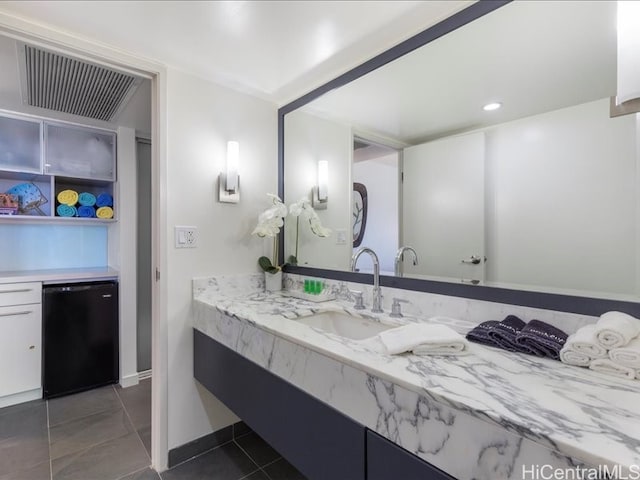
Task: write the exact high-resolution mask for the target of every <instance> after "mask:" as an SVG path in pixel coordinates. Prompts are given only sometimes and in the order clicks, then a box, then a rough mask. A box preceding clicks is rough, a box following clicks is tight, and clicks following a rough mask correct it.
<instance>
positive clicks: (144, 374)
mask: <svg viewBox="0 0 640 480" xmlns="http://www.w3.org/2000/svg"><path fill="white" fill-rule="evenodd" d="M151 372H152V370H151V369H149V370H144V371H142V372H138V380H147V379H148V378H151Z"/></svg>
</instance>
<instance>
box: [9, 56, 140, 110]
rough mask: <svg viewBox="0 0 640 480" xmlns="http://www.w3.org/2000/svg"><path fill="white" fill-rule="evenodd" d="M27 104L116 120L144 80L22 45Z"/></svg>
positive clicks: (24, 99) (23, 88)
mask: <svg viewBox="0 0 640 480" xmlns="http://www.w3.org/2000/svg"><path fill="white" fill-rule="evenodd" d="M18 48H19V49H23V51H22V52H21V53H20V54H19V55H18V58H19V59H21V60H22V62H24V63H22V62H21V63H22V65H21V66H20V67H21V68H20V72H21V76H22V77H23V78H22V79H21V80H22V98H23V101H24V103H26V104H27V105H31V106H34V107H40V108H46V109H49V110H55V111H57V112H64V113H69V114H72V115H80V116H82V117H88V118H94V119H96V120H103V121H105V122H109V121H112V120H113V119H114V118H115V117H116V116H117V115H118V114H119V113H120V111H121V110H122V109H123V107H124V106H125V105H126V103H127V102H128V101H129V99H130V98H131V96H132V95H133V93H134V92H135V91H136V89H137V87H138V85H139V84H140V83H141V79H140V78H138V77H135V76H133V75H130V74H127V73H123V72H119V71H117V70H114V69H111V68H107V67H104V66H101V65H97V64H93V63H89V62H87V61H84V60H79V59H77V58H73V57H70V56H66V55H61V54H59V53H55V52H51V51H48V50H44V49H41V48H38V47H34V46H31V45H27V44H24V43H19V44H18Z"/></svg>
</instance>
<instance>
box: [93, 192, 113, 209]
mask: <svg viewBox="0 0 640 480" xmlns="http://www.w3.org/2000/svg"><path fill="white" fill-rule="evenodd" d="M96 206H97V207H113V197H112V196H111V195H109V194H108V193H101V194H100V195H98V197H97V198H96Z"/></svg>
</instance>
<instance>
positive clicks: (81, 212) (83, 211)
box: [78, 205, 96, 218]
mask: <svg viewBox="0 0 640 480" xmlns="http://www.w3.org/2000/svg"><path fill="white" fill-rule="evenodd" d="M78 216H79V217H82V218H95V216H96V209H95V208H93V207H90V206H89V205H82V206H81V207H79V208H78Z"/></svg>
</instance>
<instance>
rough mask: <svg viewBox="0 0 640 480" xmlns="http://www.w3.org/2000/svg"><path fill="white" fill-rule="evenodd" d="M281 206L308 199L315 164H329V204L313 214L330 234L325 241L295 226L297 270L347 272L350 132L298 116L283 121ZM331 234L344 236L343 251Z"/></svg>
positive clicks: (288, 248)
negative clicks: (301, 268)
mask: <svg viewBox="0 0 640 480" xmlns="http://www.w3.org/2000/svg"><path fill="white" fill-rule="evenodd" d="M285 132H287V134H286V136H285V147H284V151H285V167H286V168H285V192H284V193H285V199H284V200H285V202H286V203H287V205H290V204H291V203H292V202H297V201H298V200H299V199H300V198H301V197H303V196H306V197H307V198H309V199H310V198H311V189H312V188H313V186H314V185H316V184H317V171H318V161H320V160H327V161H328V162H329V203H328V204H327V209H326V210H318V216H319V217H320V220H321V221H322V224H323V225H324V226H325V227H328V228H330V229H331V230H332V231H333V232H332V234H331V236H329V237H327V238H320V237H317V236H315V235H314V234H313V233H311V230H310V229H309V227H308V224H307V225H303V222H301V223H300V237H299V244H298V264H299V265H303V266H313V267H319V268H328V269H337V270H348V269H349V263H350V260H351V246H352V242H351V238H352V235H353V234H352V231H353V230H352V227H351V192H352V189H353V187H352V182H351V157H352V150H353V146H352V145H353V136H352V133H351V128H350V127H348V126H346V125H342V124H339V123H336V122H332V121H329V120H325V119H322V118H318V117H316V116H313V115H310V114H308V113H305V112H303V111H300V110H297V111H295V112H292V113H289V114H287V115H286V117H285ZM285 230H286V239H285V258H288V257H289V255H293V254H294V252H295V221H293V220H290V221H289V222H287V224H286V229H285ZM336 230H344V231H345V232H346V236H347V241H346V243H345V244H344V245H337V244H336Z"/></svg>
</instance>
